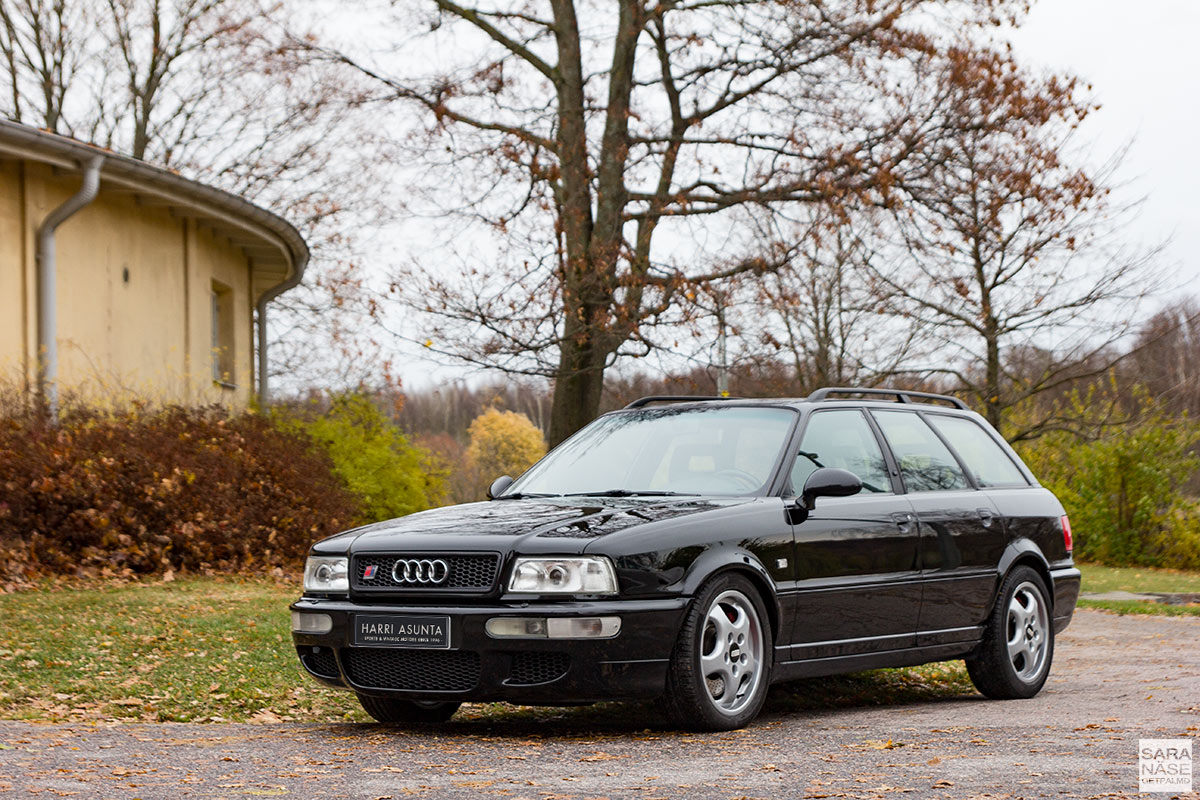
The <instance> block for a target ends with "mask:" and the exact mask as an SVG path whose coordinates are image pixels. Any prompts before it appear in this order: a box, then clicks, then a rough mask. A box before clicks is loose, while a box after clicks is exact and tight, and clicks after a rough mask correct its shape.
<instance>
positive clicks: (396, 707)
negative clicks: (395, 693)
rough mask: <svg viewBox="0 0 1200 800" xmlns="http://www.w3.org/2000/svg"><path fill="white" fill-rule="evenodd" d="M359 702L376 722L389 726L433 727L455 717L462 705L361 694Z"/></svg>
mask: <svg viewBox="0 0 1200 800" xmlns="http://www.w3.org/2000/svg"><path fill="white" fill-rule="evenodd" d="M358 702H359V703H362V707H363V710H364V711H366V712H367V713H368V714H370V715H371V716H372V717H374V718H375V720H376V721H378V722H382V723H385V724H387V725H431V724H434V723H437V722H445V721H446V720H448V719H450V718H451V717H453V716H454V712H455V711H458V707H459V706H460V705H462V703H455V702H446V703H439V702H432V701H426V700H398V699H395V698H391V697H371V696H370V695H366V694H360V695H359V696H358Z"/></svg>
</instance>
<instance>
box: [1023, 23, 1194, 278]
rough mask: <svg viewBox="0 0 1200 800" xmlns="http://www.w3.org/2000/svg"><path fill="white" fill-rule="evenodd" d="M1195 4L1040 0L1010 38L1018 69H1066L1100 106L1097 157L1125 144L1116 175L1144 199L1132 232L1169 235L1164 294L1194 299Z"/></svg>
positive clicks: (1154, 238)
mask: <svg viewBox="0 0 1200 800" xmlns="http://www.w3.org/2000/svg"><path fill="white" fill-rule="evenodd" d="M1198 33H1200V2H1198V0H1140V2H1130V0H1038V1H1037V2H1036V3H1035V4H1034V8H1033V11H1032V12H1030V15H1029V19H1028V21H1027V22H1026V24H1025V25H1024V26H1022V28H1021V29H1020V30H1019V31H1017V32H1016V34H1015V36H1014V40H1013V41H1014V46H1015V47H1016V49H1017V51H1018V53H1019V54H1021V55H1022V56H1024V57H1025V60H1026V63H1029V64H1042V65H1045V66H1048V67H1052V68H1056V69H1062V70H1068V71H1070V72H1073V73H1075V74H1076V75H1078V76H1080V77H1081V78H1083V79H1085V80H1087V81H1088V82H1090V83H1091V84H1092V87H1093V92H1094V93H1095V96H1096V98H1097V99H1098V100H1099V102H1100V103H1101V109H1100V111H1098V112H1096V114H1094V115H1093V116H1092V117H1091V118H1090V119H1089V120H1088V121H1087V122H1086V124H1085V128H1084V134H1085V136H1086V138H1087V139H1089V140H1092V141H1094V142H1095V143H1096V146H1097V154H1098V155H1099V154H1106V153H1111V152H1113V151H1115V150H1117V149H1118V148H1120V147H1121V146H1122V145H1124V144H1125V143H1127V142H1129V141H1131V140H1132V142H1133V145H1132V149H1131V150H1130V152H1129V154H1128V156H1127V158H1126V162H1125V165H1124V169H1123V175H1122V178H1123V179H1124V180H1132V182H1133V183H1132V186H1131V187H1130V192H1129V195H1128V197H1129V198H1134V197H1139V196H1145V197H1146V205H1145V208H1144V210H1143V211H1142V215H1141V218H1140V219H1139V220H1138V221H1137V222H1136V223H1134V226H1133V229H1132V230H1133V233H1134V234H1135V235H1137V236H1139V237H1141V238H1142V239H1143V240H1144V241H1145V242H1146V243H1148V244H1149V243H1154V242H1158V241H1162V240H1164V239H1167V238H1171V239H1172V241H1171V244H1170V246H1169V248H1168V250H1167V251H1166V252H1165V253H1164V254H1163V257H1164V259H1165V261H1166V262H1167V263H1168V265H1169V269H1170V276H1171V277H1170V278H1169V281H1168V288H1167V290H1166V293H1167V294H1171V295H1181V294H1198V295H1200V255H1198V253H1200V194H1198V193H1200V166H1197V165H1198V163H1200V152H1198V147H1200V45H1197V42H1196V36H1197V34H1198Z"/></svg>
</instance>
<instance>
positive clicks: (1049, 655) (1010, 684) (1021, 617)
mask: <svg viewBox="0 0 1200 800" xmlns="http://www.w3.org/2000/svg"><path fill="white" fill-rule="evenodd" d="M1052 609H1053V606H1052V605H1051V604H1050V593H1049V591H1048V589H1047V588H1046V582H1045V581H1044V580H1043V579H1042V576H1041V575H1039V574H1038V573H1037V571H1036V570H1034V569H1032V568H1031V567H1027V566H1019V567H1017V568H1015V569H1014V570H1013V571H1012V572H1010V573H1008V575H1007V576H1006V577H1005V578H1004V582H1003V583H1002V584H1001V585H1000V593H999V595H998V597H997V599H996V607H995V608H993V609H992V615H991V617H989V618H988V622H987V626H986V628H985V629H984V633H983V643H982V644H981V645H980V646H979V650H978V651H977V652H976V655H975V656H974V657H972V658H968V659H967V673H968V674H969V675H970V676H971V682H972V683H974V684H975V688H976V689H978V690H979V691H980V693H981V694H983V695H985V696H986V697H991V698H993V699H996V700H1018V699H1023V698H1027V697H1033V696H1034V695H1035V694H1037V693H1038V692H1039V691H1041V689H1042V685H1043V684H1045V683H1046V677H1047V676H1048V675H1049V674H1050V664H1051V662H1052V661H1053V660H1054V618H1053V614H1052Z"/></svg>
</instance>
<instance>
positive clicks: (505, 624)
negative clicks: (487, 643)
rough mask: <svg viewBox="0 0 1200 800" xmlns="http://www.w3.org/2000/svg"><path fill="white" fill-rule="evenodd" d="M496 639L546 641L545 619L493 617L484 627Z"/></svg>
mask: <svg viewBox="0 0 1200 800" xmlns="http://www.w3.org/2000/svg"><path fill="white" fill-rule="evenodd" d="M483 627H484V630H486V631H487V632H488V636H491V637H493V638H495V639H545V638H546V618H545V617H492V618H491V619H489V620H488V621H487V624H486V625H484V626H483Z"/></svg>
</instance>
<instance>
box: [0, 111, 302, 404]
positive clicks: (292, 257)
mask: <svg viewBox="0 0 1200 800" xmlns="http://www.w3.org/2000/svg"><path fill="white" fill-rule="evenodd" d="M307 261H308V248H307V247H306V245H305V243H304V240H303V239H302V238H301V237H300V234H299V233H298V232H297V231H296V229H295V228H293V227H292V226H291V225H289V224H288V223H287V222H285V221H284V220H283V219H281V218H280V217H278V216H276V215H274V214H271V213H269V212H267V211H264V210H263V209H261V208H259V207H257V206H255V205H253V204H251V203H249V202H247V201H245V200H243V199H241V198H239V197H236V196H234V195H231V194H228V193H226V192H223V191H220V190H218V189H214V188H212V187H209V186H204V185H202V184H200V183H196V182H195V181H190V180H187V179H185V178H182V177H180V176H179V175H176V174H175V173H173V172H170V171H167V170H164V169H160V168H158V167H154V166H151V165H149V164H146V163H145V162H142V161H138V160H136V159H132V158H127V157H124V156H119V155H116V154H114V153H110V152H108V151H105V150H102V149H100V148H96V147H92V146H90V145H86V144H83V143H81V142H77V141H75V140H73V139H69V138H65V137H62V136H57V135H55V134H51V133H47V132H45V131H41V130H37V129H35V128H30V127H28V126H25V125H19V124H16V123H13V122H8V121H5V120H0V384H3V385H6V386H8V387H10V388H11V387H12V386H13V385H15V386H17V387H18V388H20V389H22V390H24V391H27V392H36V391H38V390H39V388H40V389H41V390H42V391H43V392H44V393H45V396H46V397H47V399H48V400H49V401H50V402H51V404H52V405H53V404H55V403H56V402H57V397H58V396H59V395H67V394H71V395H76V396H81V397H83V398H85V399H89V400H103V399H117V400H120V399H126V398H130V397H141V398H147V399H151V400H159V401H168V402H182V403H210V402H219V403H224V404H231V405H244V404H246V403H248V402H249V401H250V399H251V398H252V397H253V396H254V394H255V392H256V390H259V391H260V392H261V393H263V394H265V389H266V385H265V384H266V380H265V377H266V372H267V371H266V368H265V367H266V359H265V349H266V348H265V344H266V306H267V303H268V302H269V301H270V300H271V299H273V298H274V297H276V296H277V295H278V294H280V293H281V292H283V291H286V290H287V289H290V288H292V287H293V286H295V285H297V284H298V283H299V282H300V278H301V276H302V275H303V272H304V267H305V264H306V263H307ZM256 311H257V312H258V313H256ZM256 326H257V331H256ZM256 334H257V335H256ZM256 338H257V340H258V343H259V347H258V353H259V356H260V358H259V363H258V365H257V366H258V369H257V374H258V382H257V386H256V382H255V374H256V370H255V363H254V362H255V347H254V342H255V340H256Z"/></svg>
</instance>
